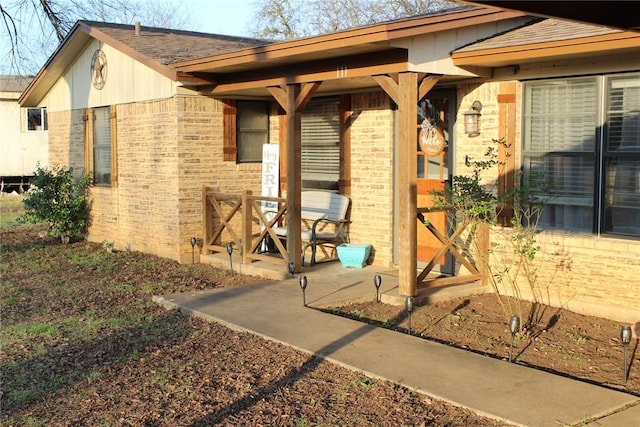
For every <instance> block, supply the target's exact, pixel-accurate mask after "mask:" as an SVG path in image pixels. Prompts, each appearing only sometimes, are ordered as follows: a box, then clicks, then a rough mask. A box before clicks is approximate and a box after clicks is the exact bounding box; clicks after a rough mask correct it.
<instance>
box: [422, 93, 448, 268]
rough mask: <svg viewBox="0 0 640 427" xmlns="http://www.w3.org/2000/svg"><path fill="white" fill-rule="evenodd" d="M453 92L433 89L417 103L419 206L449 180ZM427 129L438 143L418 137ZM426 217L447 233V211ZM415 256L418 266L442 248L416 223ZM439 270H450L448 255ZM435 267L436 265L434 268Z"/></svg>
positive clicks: (434, 238) (430, 203) (431, 197)
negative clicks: (437, 137)
mask: <svg viewBox="0 0 640 427" xmlns="http://www.w3.org/2000/svg"><path fill="white" fill-rule="evenodd" d="M455 106H456V102H455V91H453V90H433V91H431V92H429V94H428V95H427V97H426V98H425V99H423V100H422V101H420V103H419V105H418V123H417V126H418V127H419V130H420V132H419V141H418V143H417V144H416V150H417V151H416V157H417V162H418V176H417V181H416V184H417V193H418V200H417V202H418V207H419V208H420V207H429V206H433V195H432V193H433V192H434V191H442V190H444V188H445V186H446V185H447V184H448V183H449V170H450V165H449V161H450V154H451V144H452V141H451V135H453V132H452V126H453V120H452V118H455ZM427 129H431V131H435V132H437V133H438V134H439V135H440V144H438V143H437V142H435V143H432V144H429V143H427V144H425V143H424V142H425V141H424V139H423V140H422V143H421V141H420V138H424V135H425V132H427ZM425 220H426V221H429V223H431V224H432V225H433V226H435V227H436V229H437V230H438V231H440V232H441V233H442V234H443V235H445V236H446V235H448V230H447V227H448V224H447V214H446V213H445V212H433V213H428V214H425ZM417 240H418V242H417V257H418V265H419V266H421V265H424V264H427V263H429V262H430V261H431V260H432V259H433V257H434V255H435V254H436V253H437V252H438V251H439V250H440V249H441V248H442V242H441V241H440V240H438V239H437V238H436V237H435V236H434V235H433V234H432V233H431V232H430V231H429V230H428V229H427V228H426V227H424V226H422V225H420V224H418V230H417ZM438 264H439V271H440V272H441V273H446V274H452V273H453V261H452V259H451V256H450V255H443V256H442V257H441V258H440V260H438ZM437 269H438V268H437V267H436V270H437Z"/></svg>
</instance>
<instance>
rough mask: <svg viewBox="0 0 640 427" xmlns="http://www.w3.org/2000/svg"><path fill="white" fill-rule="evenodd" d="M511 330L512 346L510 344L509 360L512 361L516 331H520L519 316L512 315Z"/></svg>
mask: <svg viewBox="0 0 640 427" xmlns="http://www.w3.org/2000/svg"><path fill="white" fill-rule="evenodd" d="M509 331H511V346H509V362H511V360H512V359H511V357H512V355H513V340H514V339H515V337H516V333H518V331H520V318H519V317H518V316H511V319H510V320H509Z"/></svg>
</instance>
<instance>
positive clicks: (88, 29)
mask: <svg viewBox="0 0 640 427" xmlns="http://www.w3.org/2000/svg"><path fill="white" fill-rule="evenodd" d="M92 38H93V39H96V40H99V41H101V42H103V43H105V44H108V45H109V46H112V47H113V48H115V49H117V50H119V51H121V52H122V53H124V54H126V55H128V56H130V57H132V58H134V59H135V60H137V61H139V62H141V63H143V64H145V65H147V66H148V67H150V68H151V69H153V70H155V71H157V72H158V73H160V74H162V75H164V76H165V77H168V78H170V79H172V80H176V79H177V70H176V69H175V68H172V67H170V66H169V65H168V64H170V63H172V62H175V61H185V60H189V59H194V58H200V57H202V56H206V55H210V54H211V52H217V53H218V54H223V53H227V52H232V51H234V50H241V49H246V48H249V47H256V46H264V45H266V44H269V43H271V41H269V40H261V39H252V38H247V37H233V36H227V35H220V34H206V33H199V32H194V31H182V30H172V29H166V28H155V27H145V26H138V25H124V24H112V23H105V22H95V21H78V22H76V24H75V25H74V27H73V28H72V29H71V31H70V32H69V34H68V35H67V37H65V39H64V40H63V42H62V43H61V44H60V46H58V48H57V49H56V51H55V52H54V53H53V54H52V55H51V56H50V57H49V59H48V60H47V62H46V63H45V65H44V66H43V67H42V68H41V69H40V71H39V72H38V74H37V75H36V76H35V78H34V79H33V81H32V82H31V84H30V85H29V86H28V87H27V88H26V90H25V91H24V93H23V94H22V96H21V97H20V100H19V102H20V103H21V104H37V103H38V102H39V100H40V99H42V97H43V96H44V95H45V94H46V92H47V91H48V90H49V89H50V88H51V87H52V86H53V85H54V84H55V82H56V81H57V80H58V79H59V78H60V77H61V76H62V75H63V74H64V72H65V71H66V70H67V68H68V67H69V65H71V63H72V62H73V61H74V60H75V58H76V56H77V54H78V53H79V52H81V51H82V49H83V48H84V46H86V44H87V43H88V42H89V41H90V40H91V39H92Z"/></svg>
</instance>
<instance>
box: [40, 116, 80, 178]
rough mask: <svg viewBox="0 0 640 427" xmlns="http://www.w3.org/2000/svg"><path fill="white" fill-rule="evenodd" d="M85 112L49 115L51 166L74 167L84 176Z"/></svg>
mask: <svg viewBox="0 0 640 427" xmlns="http://www.w3.org/2000/svg"><path fill="white" fill-rule="evenodd" d="M84 115H85V112H84V110H74V111H60V112H51V113H48V114H47V122H48V129H49V164H50V165H51V166H52V167H62V168H69V167H73V168H74V170H75V172H76V173H77V174H80V175H81V174H82V171H83V167H84V119H83V118H84Z"/></svg>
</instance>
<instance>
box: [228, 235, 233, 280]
mask: <svg viewBox="0 0 640 427" xmlns="http://www.w3.org/2000/svg"><path fill="white" fill-rule="evenodd" d="M227 253H228V254H229V267H231V275H232V276H233V259H232V257H231V255H232V254H233V244H232V243H231V242H229V243H227Z"/></svg>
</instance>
